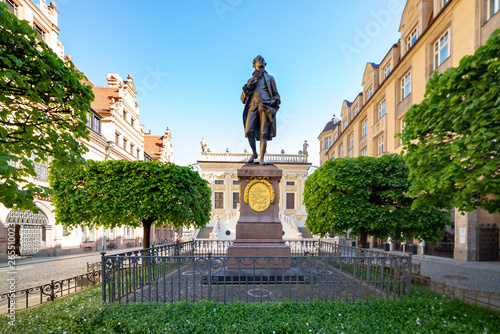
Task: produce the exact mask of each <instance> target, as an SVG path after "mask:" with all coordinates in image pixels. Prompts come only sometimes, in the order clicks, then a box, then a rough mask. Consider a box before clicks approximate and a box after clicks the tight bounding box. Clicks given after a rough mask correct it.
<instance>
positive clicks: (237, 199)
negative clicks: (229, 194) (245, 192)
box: [233, 192, 240, 209]
mask: <svg viewBox="0 0 500 334" xmlns="http://www.w3.org/2000/svg"><path fill="white" fill-rule="evenodd" d="M239 202H240V193H236V192H234V193H233V209H237V208H238V203H239Z"/></svg>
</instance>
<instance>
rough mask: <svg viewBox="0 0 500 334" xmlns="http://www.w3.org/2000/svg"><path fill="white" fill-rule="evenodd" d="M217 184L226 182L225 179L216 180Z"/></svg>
mask: <svg viewBox="0 0 500 334" xmlns="http://www.w3.org/2000/svg"><path fill="white" fill-rule="evenodd" d="M215 184H224V180H215Z"/></svg>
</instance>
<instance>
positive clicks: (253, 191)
mask: <svg viewBox="0 0 500 334" xmlns="http://www.w3.org/2000/svg"><path fill="white" fill-rule="evenodd" d="M243 199H244V201H245V203H246V204H248V205H250V208H251V209H252V210H254V211H256V212H262V211H266V210H267V208H269V205H271V203H274V199H275V194H274V189H273V186H272V185H271V183H269V181H268V178H261V177H259V178H251V179H250V182H249V183H248V185H247V186H246V188H245V194H244V198H243Z"/></svg>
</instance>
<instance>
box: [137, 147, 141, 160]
mask: <svg viewBox="0 0 500 334" xmlns="http://www.w3.org/2000/svg"><path fill="white" fill-rule="evenodd" d="M140 155H141V151H140V150H139V149H137V159H139V156H140Z"/></svg>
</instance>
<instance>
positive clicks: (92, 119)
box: [87, 110, 101, 133]
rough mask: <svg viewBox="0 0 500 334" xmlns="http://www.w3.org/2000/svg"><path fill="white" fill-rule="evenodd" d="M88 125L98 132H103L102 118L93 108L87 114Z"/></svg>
mask: <svg viewBox="0 0 500 334" xmlns="http://www.w3.org/2000/svg"><path fill="white" fill-rule="evenodd" d="M87 127H88V128H89V129H92V131H95V132H97V133H101V118H100V117H99V116H97V114H95V113H94V112H93V111H92V110H91V111H89V113H88V114H87Z"/></svg>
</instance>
